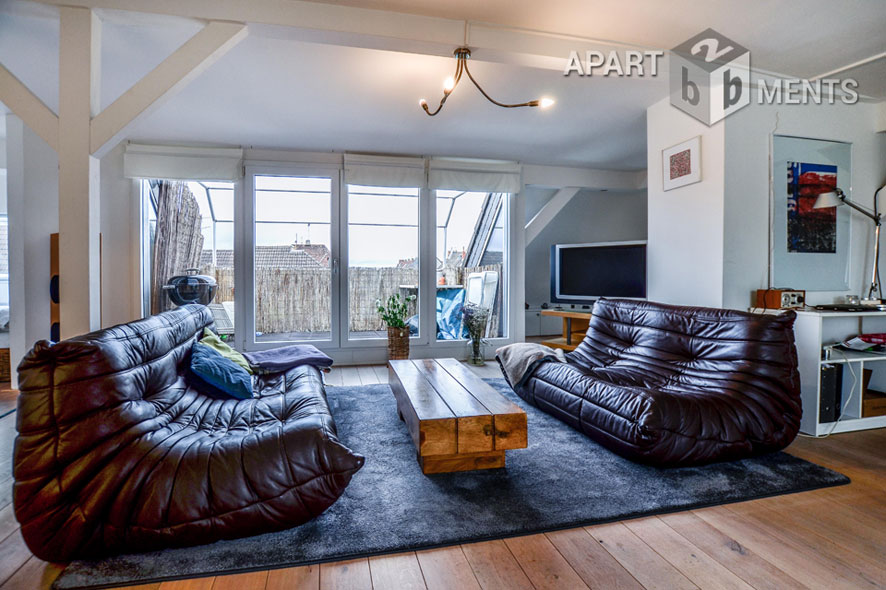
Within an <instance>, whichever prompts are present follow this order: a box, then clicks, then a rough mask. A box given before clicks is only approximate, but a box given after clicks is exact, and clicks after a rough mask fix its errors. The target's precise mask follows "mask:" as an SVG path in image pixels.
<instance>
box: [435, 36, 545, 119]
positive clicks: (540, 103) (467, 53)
mask: <svg viewBox="0 0 886 590" xmlns="http://www.w3.org/2000/svg"><path fill="white" fill-rule="evenodd" d="M454 55H455V58H456V60H457V63H456V66H455V76H450V77H449V78H446V80H445V81H444V82H443V98H441V99H440V104H439V105H437V108H436V109H434V110H433V112H432V111H431V109H430V108H428V101H426V100H425V99H421V100H420V101H418V104H419V105H421V108H422V109H424V111H425V112H426V113H427V114H428V115H429V116H431V117H433V116H434V115H436V114H437V113H439V112H440V109H442V108H443V105H444V104H446V99H447V98H449V95H450V94H452V91H453V90H455V87H456V86H458V83H459V81H460V80H461V76H462V74H467V75H468V78H470V80H471V82H473V83H474V86H476V87H477V90H479V91H480V94H482V95H483V96H485V97H486V100H488V101H489V102H491V103H492V104H494V105H496V106H500V107H503V108H506V109H513V108H516V107H541V108H543V109H546V108H548V107H550V106H551V105H553V104H554V99H552V98H547V97H545V98H539V99H536V100H530V101H528V102H521V103H516V104H507V103H503V102H498V101H497V100H495V99H494V98H492V97H491V96H489V95H488V94H486V91H485V90H483V88H482V87H481V86H480V84H478V83H477V81H476V80H474V77H473V76H472V75H471V71H470V70H469V69H468V59H470V57H471V50H470V49H468V48H467V47H459V48H458V49H456V50H455V54H454Z"/></svg>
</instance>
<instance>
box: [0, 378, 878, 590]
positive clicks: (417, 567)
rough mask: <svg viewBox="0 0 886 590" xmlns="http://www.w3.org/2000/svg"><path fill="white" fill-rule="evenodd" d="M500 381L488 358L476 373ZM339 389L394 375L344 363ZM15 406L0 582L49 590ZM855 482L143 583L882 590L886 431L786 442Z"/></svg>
mask: <svg viewBox="0 0 886 590" xmlns="http://www.w3.org/2000/svg"><path fill="white" fill-rule="evenodd" d="M475 370H476V371H477V373H479V374H480V375H481V376H483V377H498V376H499V373H498V369H497V368H496V367H495V366H494V365H487V366H486V367H482V368H479V369H475ZM327 381H328V383H330V384H331V385H343V384H344V385H358V384H372V383H384V382H386V381H387V370H386V369H385V367H384V366H373V367H341V368H335V369H333V371H332V373H330V374H329V375H328V379H327ZM14 421H15V416H14V414H13V415H11V416H6V417H5V418H2V419H0V457H2V459H0V474H2V475H0V490H2V492H0V590H7V589H22V590H32V589H44V588H48V587H49V586H50V584H51V583H52V581H53V580H54V579H55V578H56V576H58V574H59V572H60V571H61V569H62V567H61V566H60V565H56V564H49V563H45V562H42V561H40V560H38V559H37V558H35V557H33V556H31V555H30V553H29V552H28V550H27V548H26V547H25V546H24V544H23V542H22V539H21V535H20V534H19V531H18V525H17V523H16V522H15V518H14V517H13V514H12V507H11V505H10V504H9V502H10V492H9V488H10V484H11V476H10V459H11V454H12V442H13V437H14V434H15V433H14V427H15V422H14ZM788 452H791V453H793V454H795V455H797V456H800V457H803V458H805V459H808V460H810V461H815V462H816V463H819V464H821V465H826V466H828V467H831V468H833V469H836V470H838V471H840V472H842V473H845V474H846V475H848V476H849V477H851V478H852V480H853V482H852V484H850V485H848V486H842V487H838V488H829V489H824V490H818V491H814V492H805V493H800V494H791V495H787V496H778V497H774V498H767V499H764V500H754V501H751V502H744V503H740V504H731V505H728V506H717V507H714V508H705V509H702V510H692V511H689V512H682V513H676V514H670V515H664V516H658V517H649V518H641V519H636V520H629V521H624V522H618V523H612V524H605V525H599V526H590V527H585V528H578V529H572V530H566V531H557V532H554V533H547V534H540V535H529V536H525V537H517V538H512V539H505V540H500V541H489V542H484V543H474V544H466V545H461V546H456V547H448V548H444V549H434V550H431V551H418V552H407V553H401V554H398V555H386V556H381V557H371V558H369V559H356V560H352V561H346V562H339V563H329V564H321V565H313V566H305V567H296V568H289V569H281V570H272V571H263V572H251V573H246V574H237V575H230V576H218V577H209V578H200V579H194V580H183V581H175V582H164V583H162V584H148V585H143V586H133V587H132V588H140V589H144V590H224V589H229V588H230V589H235V590H284V589H287V590H288V589H294V588H309V589H321V588H322V589H333V588H341V589H344V588H348V589H362V588H365V589H373V588H374V589H375V590H379V589H382V588H385V589H388V588H390V589H395V590H400V589H412V588H415V589H422V588H428V589H437V588H441V589H447V590H450V589H461V588H473V589H476V588H483V589H488V588H501V589H507V590H511V589H522V588H538V589H542V588H544V589H548V588H551V589H553V588H563V589H568V590H573V589H582V588H592V589H601V590H610V589H613V590H618V589H633V590H636V589H641V588H647V589H649V590H653V589H659V588H660V589H663V590H674V589H680V588H687V589H695V588H698V589H708V588H717V589H721V588H722V589H744V590H747V589H750V588H753V589H756V590H783V589H798V588H811V589H818V588H823V589H824V588H827V589H832V588H833V589H842V588H846V589H849V588H853V589H855V588H886V562H884V559H883V556H884V555H886V477H884V476H886V429H880V430H870V431H865V432H855V433H848V434H838V435H834V436H832V437H830V438H827V439H821V440H811V439H806V438H800V439H797V441H796V442H795V443H794V444H793V445H791V447H790V448H789V449H788Z"/></svg>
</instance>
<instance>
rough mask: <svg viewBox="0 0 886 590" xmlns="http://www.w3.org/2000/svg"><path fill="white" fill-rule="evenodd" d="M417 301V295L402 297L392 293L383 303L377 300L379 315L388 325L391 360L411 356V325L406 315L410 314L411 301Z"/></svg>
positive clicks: (389, 356) (389, 355)
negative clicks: (407, 321) (407, 323)
mask: <svg viewBox="0 0 886 590" xmlns="http://www.w3.org/2000/svg"><path fill="white" fill-rule="evenodd" d="M413 301H415V295H409V296H407V297H400V295H399V294H395V295H391V296H390V297H388V300H387V301H386V302H384V303H382V300H381V299H379V300H377V301H376V302H375V305H376V309H377V310H378V315H379V316H380V317H381V319H382V321H383V322H384V323H385V325H386V326H387V327H388V358H390V359H391V360H397V359H408V358H409V326H408V325H406V316H407V315H408V314H409V303H411V302H413Z"/></svg>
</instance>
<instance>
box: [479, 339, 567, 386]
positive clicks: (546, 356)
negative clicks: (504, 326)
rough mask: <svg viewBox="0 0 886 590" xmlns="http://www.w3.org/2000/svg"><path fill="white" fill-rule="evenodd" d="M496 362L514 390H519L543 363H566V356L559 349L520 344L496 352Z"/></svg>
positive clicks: (510, 345)
mask: <svg viewBox="0 0 886 590" xmlns="http://www.w3.org/2000/svg"><path fill="white" fill-rule="evenodd" d="M495 360H497V361H498V364H499V366H501V372H502V373H504V376H505V379H506V380H507V382H508V384H509V385H510V386H511V387H512V388H517V387H520V386H521V385H523V383H524V382H525V381H526V380H527V379H529V377H530V376H531V375H532V373H533V371H535V369H536V368H537V367H538V366H539V365H540V364H542V363H545V362H557V363H565V362H566V355H564V354H563V351H562V350H560V349H559V348H549V347H547V346H544V345H543V344H535V343H533V342H518V343H516V344H508V345H507V346H502V347H501V348H499V349H498V350H496V351H495Z"/></svg>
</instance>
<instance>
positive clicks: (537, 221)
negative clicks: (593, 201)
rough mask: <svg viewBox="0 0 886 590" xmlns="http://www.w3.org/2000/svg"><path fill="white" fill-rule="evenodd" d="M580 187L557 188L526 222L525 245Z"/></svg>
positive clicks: (545, 225) (537, 234)
mask: <svg viewBox="0 0 886 590" xmlns="http://www.w3.org/2000/svg"><path fill="white" fill-rule="evenodd" d="M580 190H581V189H580V188H576V187H571V186H570V187H566V188H561V189H560V190H558V191H557V192H556V193H555V194H554V196H553V197H551V200H550V201H548V202H547V203H545V204H544V207H542V208H541V210H540V211H539V212H538V213H536V214H535V217H533V218H532V219H531V220H529V223H527V224H526V245H527V246H528V245H529V244H531V243H532V242H533V240H535V238H537V237H538V236H539V234H540V233H541V230H543V229H544V228H546V227H547V226H548V224H549V223H550V222H551V221H553V220H554V217H556V216H557V213H559V212H560V211H562V210H563V207H565V206H566V204H567V203H569V201H571V200H572V197H574V196H575V195H576V194H578V191H580Z"/></svg>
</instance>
